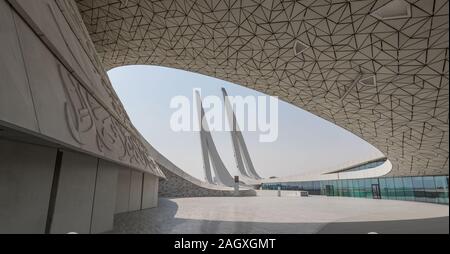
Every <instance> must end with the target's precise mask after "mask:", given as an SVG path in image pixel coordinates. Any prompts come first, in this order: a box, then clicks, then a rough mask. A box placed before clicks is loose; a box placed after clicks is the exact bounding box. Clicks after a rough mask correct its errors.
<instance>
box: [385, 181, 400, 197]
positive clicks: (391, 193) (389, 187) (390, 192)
mask: <svg viewBox="0 0 450 254" xmlns="http://www.w3.org/2000/svg"><path fill="white" fill-rule="evenodd" d="M386 185H387V191H388V197H389V199H397V196H396V194H395V184H394V178H392V177H388V178H386Z"/></svg>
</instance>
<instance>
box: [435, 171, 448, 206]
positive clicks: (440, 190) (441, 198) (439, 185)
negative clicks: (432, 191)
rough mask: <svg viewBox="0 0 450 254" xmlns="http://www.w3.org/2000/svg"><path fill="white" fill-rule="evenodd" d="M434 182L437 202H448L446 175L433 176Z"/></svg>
mask: <svg viewBox="0 0 450 254" xmlns="http://www.w3.org/2000/svg"><path fill="white" fill-rule="evenodd" d="M434 183H435V185H436V192H437V201H438V203H440V204H448V177H446V176H435V177H434Z"/></svg>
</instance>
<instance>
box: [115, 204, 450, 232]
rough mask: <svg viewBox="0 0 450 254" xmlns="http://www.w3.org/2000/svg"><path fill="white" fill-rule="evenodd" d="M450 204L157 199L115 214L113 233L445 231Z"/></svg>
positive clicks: (447, 226)
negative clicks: (140, 208) (145, 206)
mask: <svg viewBox="0 0 450 254" xmlns="http://www.w3.org/2000/svg"><path fill="white" fill-rule="evenodd" d="M448 216H449V206H448V205H438V204H428V203H419V202H408V201H394V200H372V199H359V198H339V197H324V196H312V197H307V198H300V197H268V196H266V197H261V196H258V197H206V198H180V199H160V203H159V207H158V208H155V209H149V210H145V211H139V212H134V213H128V214H121V215H117V216H116V220H115V227H114V230H113V231H112V232H111V233H119V234H123V233H131V234H142V233H143V234H203V233H209V234H216V233H219V234H233V233H234V234H247V233H248V234H309V233H359V234H367V233H370V232H376V233H380V234H383V233H384V234H387V233H446V234H448V233H449V219H448V218H449V217H448Z"/></svg>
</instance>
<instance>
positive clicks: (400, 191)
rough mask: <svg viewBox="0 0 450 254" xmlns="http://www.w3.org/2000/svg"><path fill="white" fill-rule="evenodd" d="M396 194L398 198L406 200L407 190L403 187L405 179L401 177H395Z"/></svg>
mask: <svg viewBox="0 0 450 254" xmlns="http://www.w3.org/2000/svg"><path fill="white" fill-rule="evenodd" d="M394 185H395V196H396V197H397V199H398V200H405V190H404V187H403V179H402V178H401V177H394Z"/></svg>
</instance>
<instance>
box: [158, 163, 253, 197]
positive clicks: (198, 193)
mask: <svg viewBox="0 0 450 254" xmlns="http://www.w3.org/2000/svg"><path fill="white" fill-rule="evenodd" d="M160 168H161V170H162V171H163V173H164V174H165V175H166V178H167V180H162V179H161V180H160V183H159V196H160V197H166V198H187V197H231V196H234V190H233V189H232V188H227V187H219V186H215V185H210V184H206V183H198V182H191V181H189V178H183V177H181V176H179V175H177V174H175V173H173V172H172V171H170V170H168V169H166V168H164V167H163V166H161V165H160ZM199 182H200V181H199ZM239 196H256V191H255V190H250V189H246V190H240V191H239Z"/></svg>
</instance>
